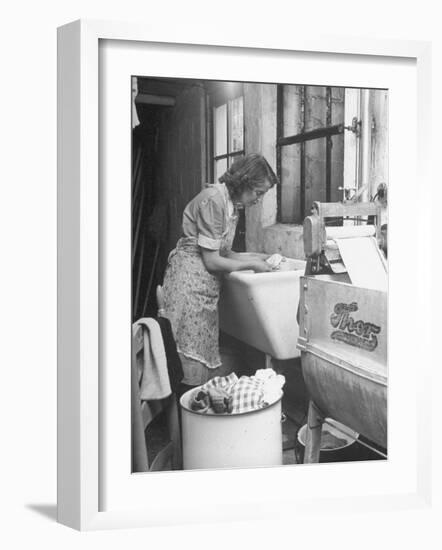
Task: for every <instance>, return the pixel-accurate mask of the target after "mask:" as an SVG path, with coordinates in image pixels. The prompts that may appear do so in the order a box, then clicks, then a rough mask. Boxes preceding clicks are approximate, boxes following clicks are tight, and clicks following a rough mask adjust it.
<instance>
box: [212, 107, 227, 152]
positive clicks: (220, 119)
mask: <svg viewBox="0 0 442 550" xmlns="http://www.w3.org/2000/svg"><path fill="white" fill-rule="evenodd" d="M214 111H215V112H214V117H213V118H214V122H215V156H216V157H217V156H218V155H225V154H226V153H227V104H226V103H225V104H224V105H220V106H219V107H215V109H214Z"/></svg>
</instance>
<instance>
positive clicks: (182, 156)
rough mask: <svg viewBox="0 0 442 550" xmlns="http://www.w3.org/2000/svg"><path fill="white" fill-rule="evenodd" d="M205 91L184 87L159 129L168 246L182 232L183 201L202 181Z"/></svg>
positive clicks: (159, 162)
mask: <svg viewBox="0 0 442 550" xmlns="http://www.w3.org/2000/svg"><path fill="white" fill-rule="evenodd" d="M204 112H205V94H204V90H203V89H202V88H201V87H200V86H192V87H190V88H187V89H185V90H183V91H182V92H181V93H180V94H179V95H178V96H177V97H176V105H175V107H174V108H172V109H168V110H166V111H165V112H164V114H163V116H162V120H161V124H160V128H159V154H158V179H159V183H160V186H161V187H162V188H163V189H164V199H165V200H166V201H167V203H168V205H169V219H170V225H169V231H168V236H167V242H166V245H167V249H168V251H170V250H172V249H173V248H174V247H175V244H176V241H177V240H178V238H179V237H180V235H181V222H182V214H183V210H184V208H185V206H186V204H187V203H188V202H189V201H190V200H191V199H192V198H193V197H194V196H195V195H196V194H197V193H198V192H199V191H200V190H201V188H202V186H203V185H204V183H205V181H204V179H205V173H206V169H205V157H206V153H205V144H206V134H205V122H204V120H205V117H204Z"/></svg>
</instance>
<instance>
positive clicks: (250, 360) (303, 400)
mask: <svg viewBox="0 0 442 550" xmlns="http://www.w3.org/2000/svg"><path fill="white" fill-rule="evenodd" d="M220 350H221V357H222V360H223V362H230V363H231V368H232V370H234V371H235V372H236V373H237V374H238V375H242V374H245V375H249V376H250V375H252V374H253V373H254V372H255V371H256V370H257V369H259V368H264V366H265V356H264V354H262V353H261V352H259V351H257V350H256V349H254V348H251V347H249V346H246V345H244V344H242V343H241V342H238V341H236V340H235V339H233V338H231V337H227V336H226V335H222V337H221V339H220ZM273 368H274V369H275V370H276V371H277V372H278V373H280V374H282V375H284V377H285V380H286V382H285V385H284V395H283V399H282V411H283V419H284V420H283V422H282V432H283V464H284V465H288V464H297V463H299V462H302V451H303V447H302V445H301V444H300V443H299V442H298V440H297V432H298V430H299V429H300V428H301V426H303V425H304V424H305V423H306V420H307V408H308V395H307V391H306V387H305V384H304V380H303V377H302V369H301V361H300V359H299V358H298V359H291V360H288V361H276V360H273ZM167 440H168V439H167V428H166V426H165V422H164V419H162V418H161V417H159V418H158V419H156V421H155V422H154V423H153V424H152V425H151V427H149V429H148V432H146V441H147V447H148V449H149V462H150V461H151V459H152V458H153V457H154V456H155V454H156V452H157V451H158V450H159V449H160V448H161V447H162V446H163V445H164V444H165V443H167ZM351 447H352V449H351V453H348V456H344V457H343V458H342V457H340V460H341V459H343V460H352V461H355V460H378V459H379V456H378V455H377V454H375V453H373V452H372V451H369V450H367V449H366V448H365V447H364V446H363V445H362V444H359V443H355V444H354V445H352V446H351ZM321 456H322V455H321ZM322 461H323V459H322V458H321V462H322Z"/></svg>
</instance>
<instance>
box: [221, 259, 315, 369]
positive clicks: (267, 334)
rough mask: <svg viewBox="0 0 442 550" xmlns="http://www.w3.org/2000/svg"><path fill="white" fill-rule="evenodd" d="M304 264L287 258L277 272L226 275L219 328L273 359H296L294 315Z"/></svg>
mask: <svg viewBox="0 0 442 550" xmlns="http://www.w3.org/2000/svg"><path fill="white" fill-rule="evenodd" d="M305 264H306V262H304V261H302V260H294V259H290V258H287V260H286V261H285V262H283V263H282V264H281V270H279V271H272V272H271V273H254V272H253V271H235V272H234V273H229V274H227V275H225V276H224V284H223V288H222V291H221V296H220V301H219V316H220V329H221V330H222V331H224V332H226V333H227V334H230V335H231V336H233V337H235V338H237V339H238V340H242V341H243V342H245V343H246V344H249V345H250V346H253V347H255V348H257V349H259V350H260V351H263V352H264V353H268V354H269V355H271V356H272V357H274V358H276V359H290V358H292V357H299V354H300V351H299V350H298V349H297V348H296V343H297V340H298V323H297V321H296V312H297V309H298V302H299V278H300V277H301V276H302V275H304V271H305Z"/></svg>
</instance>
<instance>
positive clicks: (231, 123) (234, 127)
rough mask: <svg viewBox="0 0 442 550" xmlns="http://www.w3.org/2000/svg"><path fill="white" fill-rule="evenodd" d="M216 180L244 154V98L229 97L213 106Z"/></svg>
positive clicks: (214, 169) (214, 171) (214, 172)
mask: <svg viewBox="0 0 442 550" xmlns="http://www.w3.org/2000/svg"><path fill="white" fill-rule="evenodd" d="M213 143H214V147H213V153H214V154H213V174H214V181H218V178H219V177H220V176H221V175H222V174H224V172H225V171H226V170H227V168H228V167H229V166H230V165H231V164H232V163H233V162H234V160H235V159H236V158H238V157H240V156H243V155H244V99H243V96H239V97H236V98H234V99H229V100H227V101H226V102H225V103H222V104H221V105H217V106H215V107H213Z"/></svg>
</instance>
